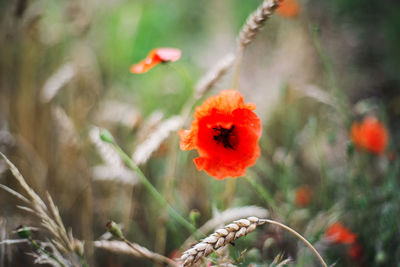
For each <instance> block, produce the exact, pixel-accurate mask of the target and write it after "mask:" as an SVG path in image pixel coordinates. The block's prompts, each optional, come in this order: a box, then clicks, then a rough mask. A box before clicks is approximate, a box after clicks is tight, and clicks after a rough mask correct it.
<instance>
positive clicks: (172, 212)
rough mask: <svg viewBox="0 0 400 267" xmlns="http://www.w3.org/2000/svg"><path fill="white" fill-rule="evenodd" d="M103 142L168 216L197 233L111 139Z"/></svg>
mask: <svg viewBox="0 0 400 267" xmlns="http://www.w3.org/2000/svg"><path fill="white" fill-rule="evenodd" d="M103 141H106V142H108V143H109V144H111V145H113V146H114V148H115V150H116V151H117V153H118V154H119V156H120V157H121V159H122V160H123V161H124V162H125V164H126V165H127V166H128V167H129V168H130V169H132V170H133V171H135V172H136V173H137V174H138V176H139V178H140V181H141V182H142V183H143V184H144V186H146V188H147V189H148V190H149V191H150V193H151V194H152V195H153V197H154V198H155V199H156V200H157V201H158V202H159V203H160V204H161V205H162V206H163V207H166V208H167V211H168V212H169V214H170V215H171V216H172V217H173V218H174V219H175V220H176V221H177V222H178V223H180V224H181V225H182V226H184V227H185V228H186V229H188V230H189V231H190V232H198V230H197V228H196V227H195V226H194V225H192V224H191V223H190V222H188V221H187V220H186V219H185V218H183V217H182V216H181V215H180V214H179V213H178V212H176V211H175V210H174V209H173V208H172V207H171V206H170V205H169V204H168V202H167V201H166V200H165V199H164V197H163V196H162V195H161V194H160V193H159V192H158V191H157V189H156V188H155V187H154V186H153V185H152V184H151V183H150V182H149V180H148V179H147V177H146V176H145V175H144V173H143V172H142V171H141V170H140V168H139V167H138V166H137V165H136V164H135V163H134V162H133V161H132V159H131V158H130V157H129V156H128V155H127V154H126V153H125V152H124V151H123V150H122V149H121V148H120V147H119V146H118V145H117V144H116V143H115V142H114V140H113V139H111V140H110V139H104V138H103Z"/></svg>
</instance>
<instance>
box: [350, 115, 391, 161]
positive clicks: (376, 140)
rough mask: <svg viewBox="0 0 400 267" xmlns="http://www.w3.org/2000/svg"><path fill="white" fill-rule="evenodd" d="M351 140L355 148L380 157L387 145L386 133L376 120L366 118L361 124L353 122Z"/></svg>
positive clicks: (369, 117)
mask: <svg viewBox="0 0 400 267" xmlns="http://www.w3.org/2000/svg"><path fill="white" fill-rule="evenodd" d="M351 140H352V141H353V143H354V145H355V146H356V147H357V148H359V149H365V150H367V151H369V152H372V153H374V154H377V155H381V154H382V153H383V152H384V151H385V149H386V146H387V144H388V133H387V130H386V128H385V126H384V125H383V124H382V123H381V122H380V121H379V120H378V119H377V118H375V117H372V116H368V117H365V118H364V120H363V121H362V123H361V124H360V123H358V122H353V124H352V126H351Z"/></svg>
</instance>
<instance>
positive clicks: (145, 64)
mask: <svg viewBox="0 0 400 267" xmlns="http://www.w3.org/2000/svg"><path fill="white" fill-rule="evenodd" d="M180 57H181V50H179V49H176V48H156V49H153V50H151V51H150V53H149V54H148V55H147V57H146V58H145V59H143V60H142V61H140V62H139V63H137V64H134V65H132V66H131V68H130V71H131V72H132V73H146V72H148V71H149V70H150V69H151V68H153V67H154V66H156V65H158V64H160V63H164V62H174V61H177V60H178V59H179V58H180Z"/></svg>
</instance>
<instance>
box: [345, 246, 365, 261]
mask: <svg viewBox="0 0 400 267" xmlns="http://www.w3.org/2000/svg"><path fill="white" fill-rule="evenodd" d="M348 254H349V257H350V258H351V259H352V260H354V261H358V260H360V259H361V258H362V254H363V252H362V248H361V246H360V245H359V244H357V243H356V244H354V245H352V246H351V247H350V248H349V250H348Z"/></svg>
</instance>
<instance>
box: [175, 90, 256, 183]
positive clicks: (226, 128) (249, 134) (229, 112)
mask: <svg viewBox="0 0 400 267" xmlns="http://www.w3.org/2000/svg"><path fill="white" fill-rule="evenodd" d="M255 108H256V107H255V105H254V104H252V103H248V104H245V103H244V100H243V96H242V95H241V94H240V93H239V92H238V91H235V90H223V91H221V92H220V94H219V95H217V96H212V97H210V98H208V99H207V100H206V101H204V103H203V104H202V105H201V106H199V107H197V108H196V110H195V112H194V121H193V122H192V125H191V128H190V130H181V131H179V136H180V138H181V142H180V147H181V149H182V150H192V149H197V152H198V153H199V157H198V158H196V159H194V163H195V165H196V167H197V169H198V170H205V171H206V172H207V173H208V174H209V175H211V176H213V177H214V178H216V179H224V178H226V177H228V176H231V177H238V176H242V175H243V174H244V173H245V172H246V168H247V167H249V166H252V165H254V164H255V163H256V161H257V158H258V157H259V155H260V148H259V146H258V139H259V138H260V136H261V122H260V119H259V118H258V116H257V115H256V114H255V113H254V112H253V110H255Z"/></svg>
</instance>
